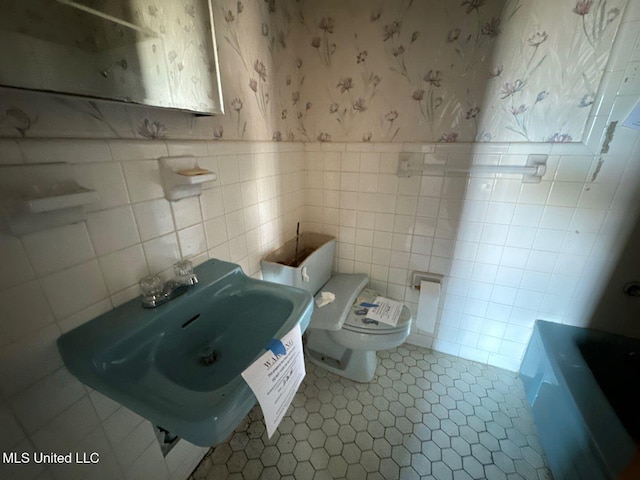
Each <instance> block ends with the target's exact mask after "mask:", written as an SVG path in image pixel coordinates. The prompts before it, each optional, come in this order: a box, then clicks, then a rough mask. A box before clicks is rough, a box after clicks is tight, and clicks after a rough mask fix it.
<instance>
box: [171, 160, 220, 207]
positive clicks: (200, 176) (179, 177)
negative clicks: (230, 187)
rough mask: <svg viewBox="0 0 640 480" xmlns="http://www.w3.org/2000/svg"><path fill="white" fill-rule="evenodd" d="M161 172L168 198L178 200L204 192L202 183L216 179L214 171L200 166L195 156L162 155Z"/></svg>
mask: <svg viewBox="0 0 640 480" xmlns="http://www.w3.org/2000/svg"><path fill="white" fill-rule="evenodd" d="M158 161H159V162H160V174H161V175H162V186H163V188H164V195H165V197H166V198H167V200H171V201H176V200H181V199H183V198H187V197H193V196H197V195H200V194H201V193H202V184H203V183H206V182H213V181H215V180H216V179H217V178H218V176H217V175H216V174H215V173H214V172H210V171H209V170H205V169H203V168H200V167H199V166H198V162H197V160H196V158H195V157H190V156H186V157H162V158H160V159H159V160H158Z"/></svg>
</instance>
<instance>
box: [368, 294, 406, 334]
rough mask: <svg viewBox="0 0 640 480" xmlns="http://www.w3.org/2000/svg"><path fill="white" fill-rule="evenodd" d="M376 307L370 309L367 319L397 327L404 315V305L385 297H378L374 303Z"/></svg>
mask: <svg viewBox="0 0 640 480" xmlns="http://www.w3.org/2000/svg"><path fill="white" fill-rule="evenodd" d="M373 304H374V305H377V306H376V307H371V308H369V311H368V312H367V315H366V318H368V319H369V320H375V321H377V322H382V323H386V324H387V325H391V326H393V327H395V326H396V325H397V324H398V319H399V318H400V314H401V313H402V303H400V302H396V301H395V300H390V299H388V298H385V297H376V298H375V300H374V301H373Z"/></svg>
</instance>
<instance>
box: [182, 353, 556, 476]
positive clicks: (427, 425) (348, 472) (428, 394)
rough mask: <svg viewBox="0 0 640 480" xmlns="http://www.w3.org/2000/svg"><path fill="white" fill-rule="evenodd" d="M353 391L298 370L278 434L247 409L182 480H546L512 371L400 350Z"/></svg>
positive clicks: (385, 356)
mask: <svg viewBox="0 0 640 480" xmlns="http://www.w3.org/2000/svg"><path fill="white" fill-rule="evenodd" d="M378 356H379V358H380V364H379V366H378V369H377V371H376V377H375V378H374V380H373V381H372V382H371V383H369V384H361V383H356V382H352V381H350V380H347V379H344V378H341V377H338V376H336V375H334V374H331V373H328V372H326V371H324V370H323V369H321V368H318V367H316V366H314V365H313V364H312V363H310V362H307V363H306V368H307V376H306V377H305V379H304V382H303V383H302V385H301V387H300V390H299V391H298V393H297V395H296V397H295V398H294V401H293V404H292V405H291V406H290V407H289V411H288V412H287V415H286V416H285V417H284V418H283V420H282V423H281V424H280V426H279V427H278V431H277V432H276V433H275V434H274V435H273V437H272V438H271V439H269V438H268V437H267V433H266V431H265V425H264V421H263V420H262V418H263V417H262V411H261V410H260V407H258V406H256V407H254V409H253V410H252V411H251V413H250V414H249V416H248V417H247V418H246V419H245V420H244V421H243V423H242V424H241V425H240V426H239V427H238V428H237V429H236V431H235V432H234V433H233V435H232V436H231V438H230V439H229V441H228V442H227V443H224V444H221V445H218V446H217V447H215V448H213V449H212V450H211V451H210V452H209V453H208V454H207V455H206V456H205V458H204V459H203V460H202V462H201V463H200V465H199V466H198V467H197V468H196V470H195V471H194V472H193V474H192V476H191V477H190V480H202V479H206V480H219V479H235V478H237V479H245V480H248V479H258V478H260V479H281V478H283V479H284V478H291V479H295V480H305V479H314V480H316V479H330V478H346V479H348V480H357V479H398V478H401V479H405V478H406V479H413V478H416V479H417V478H424V479H437V480H468V479H487V480H522V479H524V480H534V479H535V480H543V479H551V478H552V476H551V473H550V471H549V469H548V468H547V466H546V461H545V456H544V453H543V451H542V447H541V445H540V442H539V440H538V436H537V433H536V427H535V425H534V424H533V419H532V416H531V411H530V409H529V406H528V405H527V404H526V402H525V400H524V390H523V387H522V383H521V382H520V379H519V378H518V376H517V374H516V373H513V372H508V371H505V370H501V369H499V368H495V367H489V366H487V365H482V364H479V363H475V362H471V361H468V360H463V359H460V358H457V357H453V356H450V355H444V354H441V353H437V352H432V351H430V350H427V349H424V348H420V347H415V346H412V345H403V346H401V347H398V348H396V349H393V350H390V351H383V352H379V355H378Z"/></svg>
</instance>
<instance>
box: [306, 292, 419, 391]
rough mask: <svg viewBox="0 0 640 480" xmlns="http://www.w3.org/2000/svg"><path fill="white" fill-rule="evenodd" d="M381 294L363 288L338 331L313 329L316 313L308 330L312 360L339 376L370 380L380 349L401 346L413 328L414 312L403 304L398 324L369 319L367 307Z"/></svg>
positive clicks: (308, 347) (358, 380)
mask: <svg viewBox="0 0 640 480" xmlns="http://www.w3.org/2000/svg"><path fill="white" fill-rule="evenodd" d="M378 296H380V294H379V293H378V292H376V291H374V290H371V289H369V288H365V289H363V290H362V291H361V292H360V293H359V294H358V295H357V297H356V299H355V301H354V302H353V303H352V305H351V308H350V309H349V311H348V312H347V315H346V319H345V321H344V323H343V324H342V327H341V328H340V329H338V330H335V329H332V330H326V329H320V328H314V327H313V325H314V322H313V315H316V316H319V315H321V312H320V309H316V310H314V314H313V315H312V317H311V323H310V324H309V330H308V331H307V343H306V347H307V348H306V351H307V356H308V358H309V360H311V361H312V362H313V363H314V364H316V365H318V366H320V367H323V368H325V369H326V370H328V371H330V372H332V373H335V374H337V375H340V376H343V377H346V378H349V379H351V380H354V381H356V382H363V383H366V382H370V381H371V380H372V379H373V377H374V376H375V371H376V368H377V366H378V357H377V356H376V352H377V351H378V350H388V349H391V348H395V347H397V346H399V345H402V344H403V343H404V341H405V340H406V339H407V337H408V336H409V333H410V331H411V312H410V311H409V309H408V308H407V307H406V306H405V305H403V306H402V312H401V314H400V317H399V319H398V321H397V323H396V325H395V326H392V325H388V324H385V323H382V322H376V321H372V320H369V319H367V318H366V308H363V307H362V304H363V303H365V304H370V303H373V301H374V300H375V299H376V297H378Z"/></svg>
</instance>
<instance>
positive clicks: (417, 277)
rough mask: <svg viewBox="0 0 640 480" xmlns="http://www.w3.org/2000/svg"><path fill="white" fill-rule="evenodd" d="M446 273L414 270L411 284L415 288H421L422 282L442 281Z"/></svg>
mask: <svg viewBox="0 0 640 480" xmlns="http://www.w3.org/2000/svg"><path fill="white" fill-rule="evenodd" d="M443 278H444V275H440V274H439V273H429V272H413V274H412V276H411V286H412V287H413V289H414V290H420V282H422V281H424V282H433V283H442V279H443Z"/></svg>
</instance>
